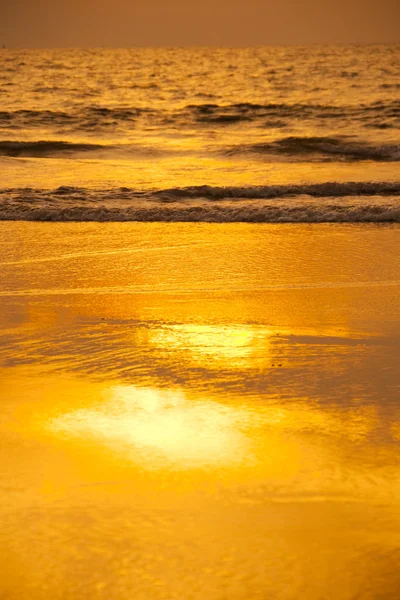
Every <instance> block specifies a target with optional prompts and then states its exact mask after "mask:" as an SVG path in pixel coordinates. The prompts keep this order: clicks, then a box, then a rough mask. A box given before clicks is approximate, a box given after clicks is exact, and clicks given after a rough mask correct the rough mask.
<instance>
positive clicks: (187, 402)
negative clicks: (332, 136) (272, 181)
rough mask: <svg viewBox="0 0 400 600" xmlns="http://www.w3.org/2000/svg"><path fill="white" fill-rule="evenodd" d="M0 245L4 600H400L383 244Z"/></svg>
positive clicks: (394, 407)
mask: <svg viewBox="0 0 400 600" xmlns="http://www.w3.org/2000/svg"><path fill="white" fill-rule="evenodd" d="M0 231H1V240H2V241H1V248H2V256H1V271H2V287H1V293H0V321H1V340H0V361H1V362H0V364H1V367H0V390H1V407H2V410H1V416H0V463H1V472H2V473H1V474H2V482H1V486H0V514H1V523H2V526H1V532H0V569H1V573H2V575H1V582H0V596H1V597H2V598H5V599H7V600H48V599H50V598H51V599H52V600H66V599H71V600H72V599H76V598H80V599H82V600H92V599H99V600H103V599H104V600H125V599H126V600H128V599H129V600H131V599H133V598H134V599H135V600H136V599H143V600H158V599H163V598H166V599H171V598H179V599H182V598H184V599H188V600H189V599H190V600H191V599H193V600H198V599H202V598H204V597H207V598H210V599H211V600H220V599H223V598H229V599H233V600H245V599H246V600H248V599H267V598H268V599H274V600H275V599H276V600H297V599H299V598H304V599H307V600H321V599H322V598H324V599H326V600H353V599H355V598H357V599H360V600H376V599H377V598H382V599H385V600H397V599H398V594H399V589H400V577H399V570H398V564H399V560H400V508H399V492H400V484H399V482H400V467H399V464H400V463H399V444H400V414H399V383H400V381H399V370H398V365H399V358H400V356H399V354H400V352H399V348H400V327H399V322H398V315H399V309H400V295H399V282H400V264H399V259H398V254H396V252H394V251H393V249H395V248H396V247H398V245H399V242H400V231H399V229H398V228H397V227H396V226H390V225H384V226H377V225H366V224H364V225H360V226H357V225H337V224H336V225H335V224H334V225H316V224H314V225H271V224H270V225H268V224H267V225H246V224H230V225H227V224H225V225H216V224H214V225H211V224H198V225H195V224H179V223H178V224H162V223H145V224H144V223H136V224H134V223H127V224H106V225H104V224H93V223H92V224H90V223H89V224H83V223H80V224H77V223H74V224H66V223H62V224H54V223H52V224H42V223H23V222H21V223H2V224H1V227H0Z"/></svg>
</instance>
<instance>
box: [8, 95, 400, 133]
mask: <svg viewBox="0 0 400 600" xmlns="http://www.w3.org/2000/svg"><path fill="white" fill-rule="evenodd" d="M399 119H400V102H399V101H397V100H393V101H387V102H385V103H384V104H383V103H381V102H374V103H371V104H359V105H354V106H353V105H349V106H345V105H344V106H337V105H323V104H307V103H297V104H296V103H294V104H289V103H265V104H258V103H252V102H238V103H231V104H216V103H199V104H188V105H186V106H183V107H181V108H179V109H161V108H158V109H156V108H153V107H151V108H150V107H141V106H130V105H128V106H122V107H106V106H96V105H87V106H79V107H74V108H71V110H70V111H51V110H16V111H4V110H3V111H0V128H3V129H4V128H5V129H7V128H10V127H14V128H27V127H28V128H29V127H33V128H34V127H39V126H46V127H54V128H56V127H64V128H65V127H69V128H70V129H71V130H72V131H81V132H82V131H87V130H88V129H89V128H90V129H93V128H94V129H95V130H100V131H104V130H109V129H121V128H124V127H125V126H129V127H132V126H135V125H136V124H137V123H139V122H142V124H145V125H153V126H155V125H157V126H165V125H167V126H169V127H170V126H173V127H179V128H184V129H185V128H186V127H189V128H191V127H192V126H193V123H194V124H196V125H198V126H202V127H206V126H207V125H210V126H212V127H213V128H215V127H218V126H221V127H224V126H229V125H235V124H240V123H253V124H255V125H257V126H259V127H266V128H270V127H276V128H284V127H286V126H288V125H290V124H293V122H296V123H298V122H302V121H304V120H305V121H309V120H314V121H318V122H320V123H323V124H326V123H327V122H335V123H337V122H338V120H342V121H343V120H344V121H346V122H348V121H349V120H351V121H352V122H354V121H358V123H359V125H360V126H362V127H368V128H371V127H378V128H379V127H382V126H384V127H387V128H389V127H398V126H399ZM271 123H272V125H271Z"/></svg>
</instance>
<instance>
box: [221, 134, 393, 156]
mask: <svg viewBox="0 0 400 600" xmlns="http://www.w3.org/2000/svg"><path fill="white" fill-rule="evenodd" d="M248 152H250V153H256V154H262V155H268V154H272V155H273V154H284V155H287V156H295V157H296V159H297V160H299V158H301V156H304V157H305V158H306V159H307V160H309V159H310V158H312V157H315V158H321V157H325V158H326V159H331V160H338V159H339V160H351V161H356V160H374V161H388V162H391V161H400V145H399V144H382V145H379V146H376V145H372V144H368V143H366V142H362V141H357V142H355V141H352V140H348V139H346V138H339V137H338V138H335V137H326V136H325V137H323V136H322V137H296V136H290V137H285V138H282V139H279V140H276V141H273V142H268V143H261V144H251V145H239V146H236V147H234V148H231V149H230V150H229V151H228V154H241V153H248Z"/></svg>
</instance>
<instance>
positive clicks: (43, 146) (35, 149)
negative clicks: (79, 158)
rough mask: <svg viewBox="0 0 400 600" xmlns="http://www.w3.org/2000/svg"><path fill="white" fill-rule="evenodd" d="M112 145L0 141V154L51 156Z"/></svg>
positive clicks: (90, 150) (89, 150) (94, 149)
mask: <svg viewBox="0 0 400 600" xmlns="http://www.w3.org/2000/svg"><path fill="white" fill-rule="evenodd" d="M108 148H111V146H104V145H101V144H88V143H72V142H65V141H57V140H56V141H44V140H39V141H34V142H13V141H8V140H7V141H0V156H27V157H36V156H38V157H49V156H54V155H58V154H63V153H66V152H67V153H77V152H94V151H98V150H106V149H108Z"/></svg>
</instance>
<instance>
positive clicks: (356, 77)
mask: <svg viewBox="0 0 400 600" xmlns="http://www.w3.org/2000/svg"><path fill="white" fill-rule="evenodd" d="M399 126H400V45H352V46H293V47H255V48H126V49H109V48H99V49H51V50H23V49H1V50H0V173H1V178H0V186H1V187H0V219H1V220H29V221H205V222H266V223H268V222H304V223H307V222H399V221H400V205H399V198H400V172H399V161H400V133H399Z"/></svg>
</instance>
